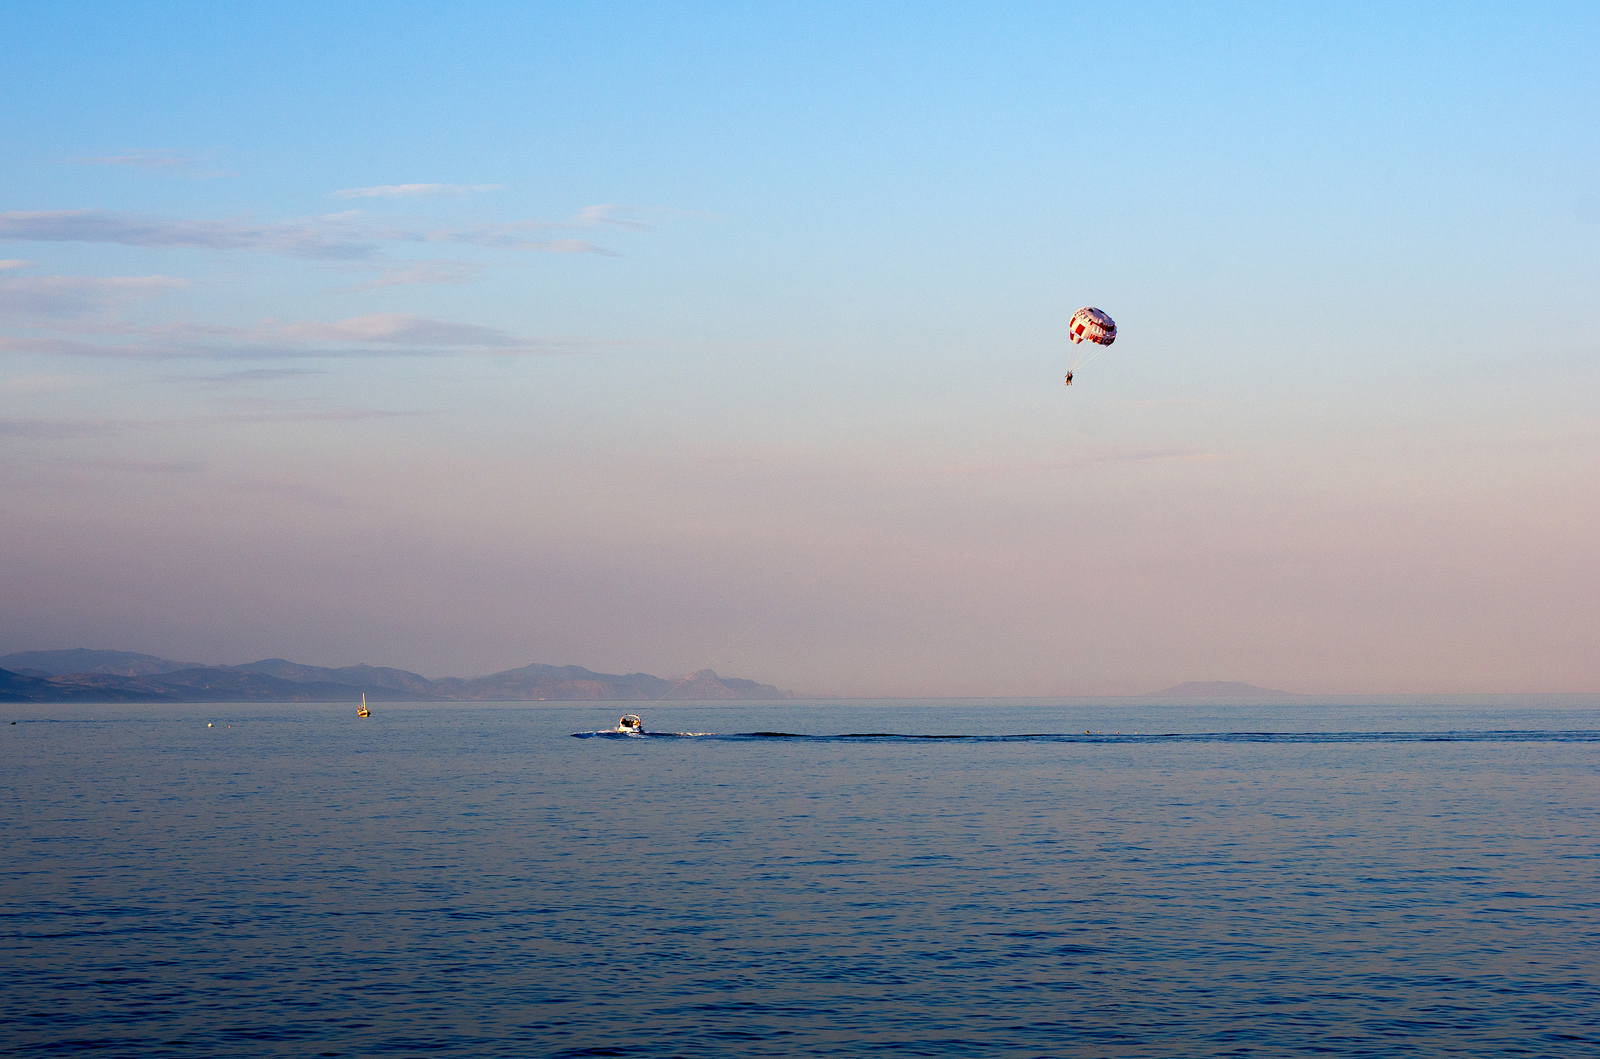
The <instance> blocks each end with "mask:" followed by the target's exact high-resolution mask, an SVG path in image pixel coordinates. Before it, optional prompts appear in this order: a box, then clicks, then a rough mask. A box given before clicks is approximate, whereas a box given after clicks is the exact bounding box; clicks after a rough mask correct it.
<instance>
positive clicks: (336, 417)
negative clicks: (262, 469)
mask: <svg viewBox="0 0 1600 1059" xmlns="http://www.w3.org/2000/svg"><path fill="white" fill-rule="evenodd" d="M426 415H433V413H432V412H427V411H402V412H396V411H391V410H389V409H384V408H328V409H322V410H320V411H301V412H294V411H273V412H231V413H229V414H228V415H224V416H221V417H219V418H221V419H223V420H226V421H227V422H230V423H348V422H353V421H357V420H363V419H405V418H409V417H412V416H426Z"/></svg>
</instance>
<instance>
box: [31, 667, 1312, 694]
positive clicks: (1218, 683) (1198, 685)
mask: <svg viewBox="0 0 1600 1059" xmlns="http://www.w3.org/2000/svg"><path fill="white" fill-rule="evenodd" d="M4 664H5V659H3V658H0V665H4ZM1293 694H1294V693H1293V692H1290V691H1273V690H1272V689H1271V688H1258V687H1256V686H1255V685H1254V684H1246V683H1244V682H1242V681H1238V680H1187V681H1184V682H1183V683H1182V684H1174V685H1172V687H1170V688H1166V689H1164V690H1162V691H1152V692H1150V694H1148V695H1144V696H1141V698H1147V699H1156V698H1161V699H1168V698H1172V699H1177V698H1188V699H1259V698H1262V697H1264V696H1269V695H1291V696H1292V695H1293Z"/></svg>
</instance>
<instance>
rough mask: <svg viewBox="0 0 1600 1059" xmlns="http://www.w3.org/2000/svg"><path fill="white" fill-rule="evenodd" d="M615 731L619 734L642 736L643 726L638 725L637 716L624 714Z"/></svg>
mask: <svg viewBox="0 0 1600 1059" xmlns="http://www.w3.org/2000/svg"><path fill="white" fill-rule="evenodd" d="M616 730H617V731H619V732H633V733H636V734H642V733H643V732H644V725H643V724H641V723H640V721H639V716H638V714H633V713H625V714H623V715H622V720H620V721H618V722H617V728H616Z"/></svg>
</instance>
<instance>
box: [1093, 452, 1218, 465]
mask: <svg viewBox="0 0 1600 1059" xmlns="http://www.w3.org/2000/svg"><path fill="white" fill-rule="evenodd" d="M1226 458H1227V456H1226V454H1225V453H1221V452H1207V451H1205V450H1204V449H1102V450H1100V451H1099V452H1097V453H1095V455H1094V460H1095V462H1096V463H1150V462H1159V461H1168V460H1179V461H1183V462H1196V461H1204V460H1221V459H1226Z"/></svg>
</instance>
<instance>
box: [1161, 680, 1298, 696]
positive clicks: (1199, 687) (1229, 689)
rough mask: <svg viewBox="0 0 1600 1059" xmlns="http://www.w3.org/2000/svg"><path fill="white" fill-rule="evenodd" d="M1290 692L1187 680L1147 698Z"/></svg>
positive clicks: (1256, 694)
mask: <svg viewBox="0 0 1600 1059" xmlns="http://www.w3.org/2000/svg"><path fill="white" fill-rule="evenodd" d="M1292 694H1293V692H1289V691H1274V690H1272V689H1271V688H1258V687H1256V686H1255V685H1254V684H1246V683H1244V682H1242V681H1238V680H1187V681H1184V682H1183V683H1182V684H1174V685H1172V687H1170V688H1166V689H1165V690H1162V691H1152V692H1151V693H1150V694H1149V695H1146V696H1144V697H1145V698H1151V699H1154V698H1190V699H1258V698H1261V697H1263V696H1275V695H1292Z"/></svg>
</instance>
